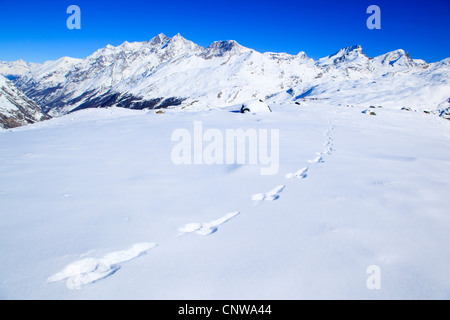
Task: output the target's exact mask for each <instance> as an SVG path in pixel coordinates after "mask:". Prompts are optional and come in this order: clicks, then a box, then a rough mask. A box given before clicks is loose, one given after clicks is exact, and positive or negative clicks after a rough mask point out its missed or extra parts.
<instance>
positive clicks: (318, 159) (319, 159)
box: [308, 153, 324, 163]
mask: <svg viewBox="0 0 450 320" xmlns="http://www.w3.org/2000/svg"><path fill="white" fill-rule="evenodd" d="M308 162H309V163H323V162H324V161H323V155H322V154H321V153H319V154H318V156H317V157H316V158H315V159H313V160H308Z"/></svg>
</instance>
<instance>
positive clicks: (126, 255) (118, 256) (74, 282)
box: [47, 243, 156, 289]
mask: <svg viewBox="0 0 450 320" xmlns="http://www.w3.org/2000/svg"><path fill="white" fill-rule="evenodd" d="M154 247H156V243H137V244H134V245H133V246H132V247H131V248H129V249H127V250H122V251H116V252H111V253H108V254H107V255H105V256H104V257H103V258H84V259H81V260H78V261H75V262H72V263H71V264H69V265H68V266H66V267H65V268H64V270H63V271H61V272H58V273H56V274H54V275H52V276H51V277H49V278H48V279H47V282H57V281H61V280H66V286H67V288H68V289H80V288H81V286H83V285H85V284H89V283H93V282H96V281H98V280H101V279H104V278H106V277H108V276H110V275H112V274H113V273H115V272H116V271H117V270H119V269H120V265H118V263H121V262H125V261H129V260H132V259H134V258H137V257H139V256H141V255H143V254H144V253H146V252H147V251H148V250H149V249H151V248H154Z"/></svg>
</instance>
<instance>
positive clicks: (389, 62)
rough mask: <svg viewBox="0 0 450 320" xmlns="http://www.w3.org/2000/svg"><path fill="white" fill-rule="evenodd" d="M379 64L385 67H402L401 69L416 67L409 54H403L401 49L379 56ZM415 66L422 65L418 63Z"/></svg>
mask: <svg viewBox="0 0 450 320" xmlns="http://www.w3.org/2000/svg"><path fill="white" fill-rule="evenodd" d="M380 62H381V64H383V65H385V66H396V65H397V66H403V67H414V66H416V63H415V62H414V60H413V59H411V56H410V55H409V53H407V52H405V50H403V49H398V50H394V51H391V52H388V53H386V54H384V55H382V56H381V61H380ZM417 64H423V63H422V62H420V61H418V63H417Z"/></svg>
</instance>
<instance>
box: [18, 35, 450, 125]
mask: <svg viewBox="0 0 450 320" xmlns="http://www.w3.org/2000/svg"><path fill="white" fill-rule="evenodd" d="M16 84H17V85H18V86H19V88H21V89H22V90H23V91H24V92H25V94H26V95H27V96H28V97H30V98H31V99H33V100H34V101H35V102H36V103H37V104H38V105H40V106H41V108H42V109H43V110H44V111H45V112H47V113H49V114H50V115H53V116H58V115H63V114H66V113H69V112H71V111H75V110H81V109H86V108H97V107H108V106H119V107H125V108H131V109H144V108H151V109H153V108H166V107H170V106H176V107H179V108H183V109H188V110H202V109H208V108H214V107H222V106H229V105H234V104H238V103H242V102H243V101H246V100H249V99H269V100H272V101H274V102H280V101H301V100H305V99H320V100H327V102H328V103H330V104H334V105H347V104H349V105H361V106H367V107H368V106H369V105H383V106H386V107H392V108H399V109H400V108H402V107H409V108H411V109H416V110H430V111H433V112H436V111H439V112H444V113H445V110H447V109H448V107H449V98H450V59H445V60H443V61H440V62H437V63H430V64H428V63H426V62H425V61H423V60H418V59H412V58H411V57H410V55H409V54H408V53H406V52H405V51H404V50H401V49H400V50H396V51H392V52H389V53H386V54H384V55H381V56H378V57H374V58H370V57H367V56H366V55H365V54H364V52H363V49H362V47H361V46H352V47H348V48H344V49H341V50H339V51H338V52H336V53H335V54H332V55H330V56H328V57H324V58H322V59H319V60H317V61H315V60H314V59H312V58H308V57H307V55H306V54H305V53H304V52H300V53H299V54H297V55H290V54H286V53H270V52H269V53H259V52H257V51H255V50H252V49H249V48H246V47H243V46H241V45H240V44H238V43H237V42H235V41H216V42H214V43H212V44H211V45H210V46H209V47H207V48H203V47H201V46H199V45H197V44H195V43H193V42H191V41H189V40H186V39H185V38H183V37H182V36H181V35H179V34H177V35H175V36H174V37H172V38H169V37H167V36H165V35H163V34H159V35H157V36H156V37H154V38H153V39H151V40H150V41H144V42H134V43H129V42H124V43H123V44H122V45H120V46H117V47H113V46H111V45H108V46H106V47H105V48H102V49H99V50H97V51H96V52H95V53H93V54H92V55H90V56H89V57H87V58H85V59H74V58H69V57H63V58H61V59H59V60H56V61H48V62H45V63H44V64H42V65H35V66H33V67H31V68H30V69H29V71H28V72H26V73H24V74H22V75H21V77H20V78H18V79H17V80H16Z"/></svg>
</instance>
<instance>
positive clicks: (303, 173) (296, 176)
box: [286, 167, 309, 180]
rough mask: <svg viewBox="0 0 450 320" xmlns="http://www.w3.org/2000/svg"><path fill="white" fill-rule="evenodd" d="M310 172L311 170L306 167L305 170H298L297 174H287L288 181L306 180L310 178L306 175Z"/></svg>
mask: <svg viewBox="0 0 450 320" xmlns="http://www.w3.org/2000/svg"><path fill="white" fill-rule="evenodd" d="M308 170H309V168H308V167H305V168H303V169H300V170H298V171H297V172H295V173H288V174H286V179H293V180H299V179H304V178H306V177H307V176H308V175H307V174H306V173H307V172H308Z"/></svg>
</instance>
